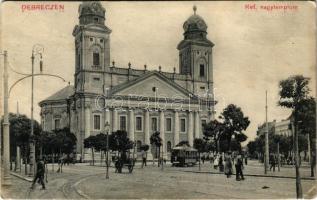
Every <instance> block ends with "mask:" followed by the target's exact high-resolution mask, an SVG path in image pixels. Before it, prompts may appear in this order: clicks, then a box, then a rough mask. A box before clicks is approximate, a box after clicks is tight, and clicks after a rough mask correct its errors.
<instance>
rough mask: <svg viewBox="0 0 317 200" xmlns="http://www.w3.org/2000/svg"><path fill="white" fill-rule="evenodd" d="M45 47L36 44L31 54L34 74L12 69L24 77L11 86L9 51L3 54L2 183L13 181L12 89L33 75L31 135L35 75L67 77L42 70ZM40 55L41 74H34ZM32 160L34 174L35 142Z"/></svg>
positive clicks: (32, 149)
mask: <svg viewBox="0 0 317 200" xmlns="http://www.w3.org/2000/svg"><path fill="white" fill-rule="evenodd" d="M43 50H44V48H43V46H42V45H39V44H37V45H34V46H33V49H32V56H31V60H32V74H24V73H20V72H17V71H15V70H13V69H11V70H12V71H14V72H15V73H17V74H20V75H23V77H22V78H20V79H18V80H17V81H15V82H14V83H13V84H12V85H11V86H10V88H9V84H8V77H9V73H8V64H9V62H8V58H7V51H4V53H3V54H1V55H3V56H4V70H3V90H4V92H3V110H4V117H3V147H2V149H3V163H2V164H3V166H2V169H3V178H4V180H3V181H2V182H1V184H2V185H10V184H11V181H10V174H9V160H10V146H9V145H10V137H9V132H10V130H9V129H10V125H9V106H8V104H9V103H8V100H9V97H10V93H11V90H12V89H13V88H14V86H16V85H17V84H18V83H19V82H21V81H22V80H24V79H26V78H29V77H31V78H32V99H31V100H32V105H31V136H32V135H33V132H34V130H33V127H34V122H33V88H34V76H51V77H55V78H59V79H62V80H63V81H64V82H66V81H65V79H64V78H62V77H60V76H58V75H53V74H43V73H42V70H43V62H42V52H43ZM37 55H39V56H40V71H41V73H40V74H34V59H35V56H37ZM30 154H31V155H30V160H31V164H30V167H31V168H30V174H29V175H31V176H33V172H34V171H33V170H34V169H32V168H33V166H34V164H33V163H34V158H35V146H34V143H32V144H31V148H30Z"/></svg>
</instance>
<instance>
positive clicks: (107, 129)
mask: <svg viewBox="0 0 317 200" xmlns="http://www.w3.org/2000/svg"><path fill="white" fill-rule="evenodd" d="M109 128H110V124H109V122H108V121H107V122H106V124H105V132H106V134H107V146H106V150H107V152H106V153H107V155H106V159H107V160H106V163H107V166H106V167H107V172H106V179H109Z"/></svg>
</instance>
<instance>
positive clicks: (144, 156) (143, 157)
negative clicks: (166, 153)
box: [142, 150, 146, 168]
mask: <svg viewBox="0 0 317 200" xmlns="http://www.w3.org/2000/svg"><path fill="white" fill-rule="evenodd" d="M144 166H146V152H145V151H144V150H142V168H143V167H144Z"/></svg>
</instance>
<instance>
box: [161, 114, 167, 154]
mask: <svg viewBox="0 0 317 200" xmlns="http://www.w3.org/2000/svg"><path fill="white" fill-rule="evenodd" d="M160 137H161V138H162V148H163V152H166V149H165V146H166V145H165V130H164V112H163V111H162V110H161V111H160Z"/></svg>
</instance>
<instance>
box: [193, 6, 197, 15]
mask: <svg viewBox="0 0 317 200" xmlns="http://www.w3.org/2000/svg"><path fill="white" fill-rule="evenodd" d="M193 10H194V15H196V11H197V6H196V5H194V6H193Z"/></svg>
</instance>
